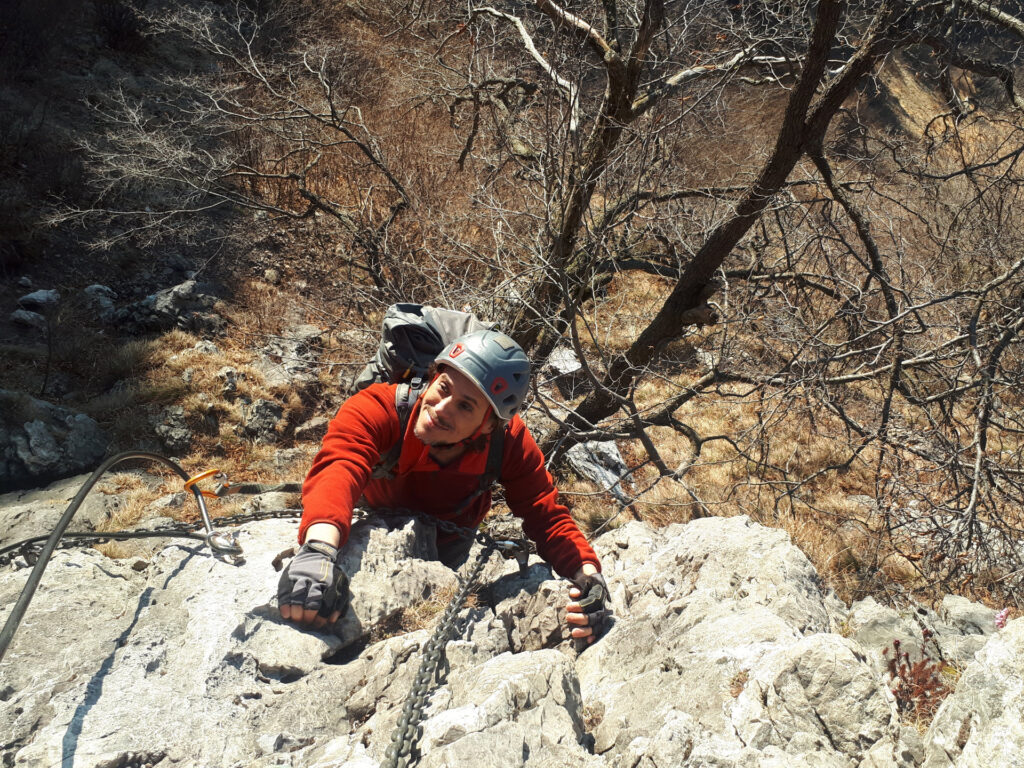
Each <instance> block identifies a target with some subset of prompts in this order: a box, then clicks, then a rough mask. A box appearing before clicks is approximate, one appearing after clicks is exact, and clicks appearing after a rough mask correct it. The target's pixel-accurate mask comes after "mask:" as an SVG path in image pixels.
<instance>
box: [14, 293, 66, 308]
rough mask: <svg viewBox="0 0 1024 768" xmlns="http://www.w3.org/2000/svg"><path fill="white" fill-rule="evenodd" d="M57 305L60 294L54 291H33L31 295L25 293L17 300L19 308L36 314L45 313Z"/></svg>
mask: <svg viewBox="0 0 1024 768" xmlns="http://www.w3.org/2000/svg"><path fill="white" fill-rule="evenodd" d="M59 303H60V293H59V292H58V291H54V290H49V291H46V290H40V291H33V292H32V293H26V294H25V295H24V296H22V297H21V298H20V299H18V304H19V305H20V306H22V307H24V308H25V309H28V310H32V311H36V312H45V311H47V310H50V309H53V308H54V307H56V306H57V305H58V304H59Z"/></svg>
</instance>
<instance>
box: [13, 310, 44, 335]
mask: <svg viewBox="0 0 1024 768" xmlns="http://www.w3.org/2000/svg"><path fill="white" fill-rule="evenodd" d="M8 319H9V320H10V321H11V322H12V323H13V324H14V325H20V326H22V327H23V328H35V329H36V330H37V331H45V330H46V318H45V317H43V316H42V315H41V314H39V313H38V312H30V311H29V310H27V309H16V310H14V311H13V312H11V314H10V317H9V318H8Z"/></svg>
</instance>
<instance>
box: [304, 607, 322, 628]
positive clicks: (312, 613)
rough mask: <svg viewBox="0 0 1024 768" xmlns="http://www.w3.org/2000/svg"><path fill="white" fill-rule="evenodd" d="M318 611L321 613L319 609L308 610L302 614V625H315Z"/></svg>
mask: <svg viewBox="0 0 1024 768" xmlns="http://www.w3.org/2000/svg"><path fill="white" fill-rule="evenodd" d="M318 611H319V609H317V608H306V609H305V610H304V611H303V612H302V619H301V621H302V623H303V624H305V625H307V626H309V625H310V624H313V623H314V622H315V621H316V618H317V614H318Z"/></svg>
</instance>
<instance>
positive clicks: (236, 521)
mask: <svg viewBox="0 0 1024 768" xmlns="http://www.w3.org/2000/svg"><path fill="white" fill-rule="evenodd" d="M301 516H302V510H301V509H279V510H273V511H270V510H268V511H264V512H250V513H246V514H241V515H232V516H231V517H222V518H217V520H218V521H219V522H229V523H231V524H232V525H241V524H243V523H252V522H257V521H259V520H270V519H275V518H276V519H291V518H297V517H301ZM204 529H205V525H204V524H203V521H202V520H197V521H195V522H180V523H171V524H169V525H161V526H159V527H157V528H152V529H150V530H144V531H104V532H98V531H97V532H84V533H67V534H65V535H64V538H62V539H61V540H60V542H59V543H58V544H57V549H72V548H74V547H91V546H93V545H95V544H103V543H106V542H108V541H128V540H130V539H144V538H168V537H176V536H177V537H181V538H186V539H198V540H205V538H206V537H205V536H195V535H190V534H193V533H194V532H195V531H201V530H204ZM47 538H48V537H47V536H36V537H34V538H31V539H25V540H24V541H19V542H16V543H14V544H10V545H8V546H6V547H3V548H0V567H4V566H6V565H9V564H10V563H12V562H13V561H14V559H15V558H16V557H18V556H19V555H21V556H24V557H25V559H26V560H27V561H28V563H29V565H32V564H33V563H34V562H35V558H36V556H37V555H38V554H39V550H40V548H41V546H42V543H43V542H44V541H46V539H47Z"/></svg>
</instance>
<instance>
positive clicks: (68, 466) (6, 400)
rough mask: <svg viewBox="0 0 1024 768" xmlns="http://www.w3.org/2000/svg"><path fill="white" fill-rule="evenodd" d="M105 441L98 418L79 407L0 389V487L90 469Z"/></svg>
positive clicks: (102, 452)
mask: <svg viewBox="0 0 1024 768" xmlns="http://www.w3.org/2000/svg"><path fill="white" fill-rule="evenodd" d="M107 443H108V441H107V437H106V434H105V433H104V432H103V430H102V429H100V426H99V424H97V423H96V422H95V421H94V420H93V419H91V418H90V417H88V416H86V415H85V414H83V413H77V412H75V411H72V410H69V409H67V408H63V407H61V406H58V405H54V404H52V403H48V402H46V401H43V400H37V399H36V398H33V397H29V396H28V395H24V394H21V393H16V392H10V391H7V390H0V490H6V489H7V488H9V487H12V486H15V484H16V483H17V484H19V485H24V484H25V483H26V481H27V480H31V479H33V478H39V479H50V478H56V477H67V476H68V475H73V474H76V473H79V472H82V471H83V470H85V469H91V468H92V467H93V465H94V464H97V463H99V461H100V459H102V458H103V454H104V453H105V452H106V450H107Z"/></svg>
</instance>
